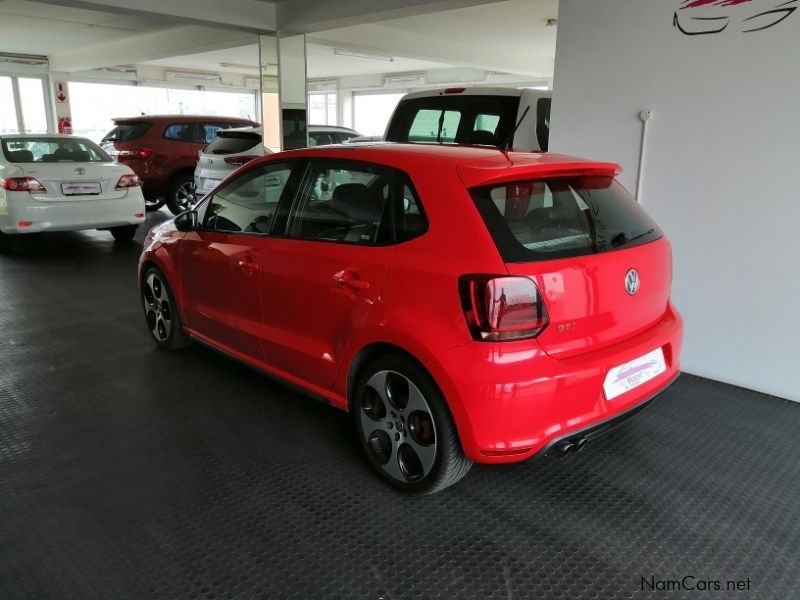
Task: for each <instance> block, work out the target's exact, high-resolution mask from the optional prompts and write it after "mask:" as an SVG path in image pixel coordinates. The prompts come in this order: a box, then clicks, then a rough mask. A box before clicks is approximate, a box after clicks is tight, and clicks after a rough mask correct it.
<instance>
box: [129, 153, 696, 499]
mask: <svg viewBox="0 0 800 600" xmlns="http://www.w3.org/2000/svg"><path fill="white" fill-rule="evenodd" d="M617 170H618V167H617V166H616V165H614V164H607V163H597V162H589V161H585V160H581V159H577V158H571V157H567V156H558V155H554V154H530V153H524V154H523V153H514V152H511V153H503V152H501V151H499V150H497V149H487V148H471V147H459V146H449V147H448V146H436V145H402V144H379V145H368V146H359V145H355V146H350V147H345V146H338V147H336V146H332V147H325V148H313V149H305V150H297V151H293V152H284V153H280V154H273V155H270V156H268V157H264V158H262V159H259V160H256V161H253V162H251V163H249V164H248V165H247V166H246V167H244V168H243V169H241V170H239V171H237V172H236V173H234V174H233V175H232V176H231V177H229V178H228V179H227V180H226V181H225V182H223V183H222V184H221V185H220V186H219V187H217V188H216V189H215V190H214V192H213V193H211V194H210V195H209V196H208V197H207V198H206V199H204V201H203V202H202V203H201V204H200V205H198V206H197V207H196V209H194V210H192V211H190V212H187V213H184V214H183V215H181V216H179V217H177V218H176V219H175V221H174V222H170V223H165V224H163V225H161V226H159V227H156V228H155V229H154V230H152V231H151V232H150V234H149V235H148V237H147V239H146V240H145V244H144V252H143V254H142V256H141V260H140V265H139V282H140V290H141V296H142V303H143V307H144V312H145V315H146V319H147V324H148V327H149V329H150V331H151V332H152V334H153V336H154V338H155V340H156V341H157V343H158V344H159V345H161V346H163V347H165V348H169V349H172V348H178V347H180V346H182V345H184V344H185V343H187V342H188V341H189V339H190V338H194V339H197V340H200V341H202V342H204V343H206V344H208V345H210V346H213V347H214V348H217V349H220V350H222V351H224V352H226V353H227V354H229V355H231V356H233V357H235V358H237V359H240V360H242V361H245V362H247V363H249V364H251V365H255V366H256V367H258V368H260V369H262V370H263V371H266V372H267V373H271V374H274V375H277V376H279V377H281V378H283V379H285V380H287V381H289V382H291V383H293V384H297V385H299V386H301V387H302V388H304V389H306V390H308V391H309V392H311V393H312V394H314V395H316V396H319V397H322V398H324V399H325V400H327V401H328V402H330V403H331V404H333V405H334V406H337V407H339V408H341V409H344V410H349V411H350V412H351V413H352V414H353V416H354V421H355V426H356V430H357V432H358V435H359V436H360V439H361V443H362V445H363V447H364V450H365V452H366V455H367V457H368V459H369V461H370V463H371V464H372V465H373V466H374V468H375V469H376V471H377V472H378V473H379V474H380V475H381V476H382V477H383V478H385V479H386V480H388V481H389V482H391V483H392V484H394V485H396V486H398V487H400V488H402V489H405V490H409V491H417V492H427V493H430V492H434V491H437V490H440V489H443V488H445V487H447V486H448V485H451V484H453V483H455V482H456V481H458V480H459V479H460V478H461V477H463V476H464V475H465V474H466V473H467V471H468V470H469V467H470V465H471V464H472V463H473V462H480V463H503V462H513V461H521V460H524V459H527V458H529V457H532V456H534V455H536V454H539V453H541V452H544V451H546V450H547V449H551V448H552V449H554V450H556V451H558V452H560V453H566V452H570V451H572V450H578V449H580V448H581V447H583V445H584V444H585V443H586V441H587V440H589V439H591V438H592V437H594V436H595V435H598V434H599V433H601V432H602V431H604V430H605V429H607V428H608V427H609V426H611V425H612V424H616V423H617V422H618V421H620V420H621V419H623V418H625V417H627V416H630V415H631V414H632V413H634V412H636V411H637V410H638V409H640V408H642V407H643V406H644V405H645V404H646V403H647V402H648V401H650V400H651V399H652V398H653V397H654V396H656V395H657V394H658V393H659V392H661V391H662V390H664V389H665V388H666V387H667V386H668V385H669V384H670V383H671V382H672V381H673V380H674V379H675V378H676V377H677V375H678V372H679V362H678V359H679V354H680V347H681V339H682V320H681V317H680V316H679V315H678V313H677V311H676V310H675V308H674V307H673V305H672V303H671V301H670V283H671V269H672V265H671V251H670V245H669V242H668V241H667V239H666V238H665V237H664V235H663V234H662V232H661V231H660V230H659V228H658V226H657V225H656V224H655V223H654V222H653V221H652V219H651V218H650V217H649V216H648V215H647V214H646V213H645V211H644V210H642V208H641V207H640V206H639V205H638V204H637V203H636V202H635V201H634V200H633V199H632V198H631V197H630V196H629V195H628V194H627V193H626V192H625V191H624V190H623V188H622V187H621V186H620V185H619V184H618V183H617V182H616V180H615V174H616V172H617Z"/></svg>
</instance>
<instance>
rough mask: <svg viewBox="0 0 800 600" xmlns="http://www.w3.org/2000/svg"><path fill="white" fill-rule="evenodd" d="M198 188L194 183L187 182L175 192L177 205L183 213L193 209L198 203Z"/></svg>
mask: <svg viewBox="0 0 800 600" xmlns="http://www.w3.org/2000/svg"><path fill="white" fill-rule="evenodd" d="M195 192H196V187H195V184H194V182H193V181H186V182H184V183H182V184H181V185H179V186H178V188H177V189H176V190H175V204H176V205H177V207H178V208H179V209H180V211H181V212H183V211H186V210H189V209H191V208H192V207H193V206H194V204H195V202H196V196H195Z"/></svg>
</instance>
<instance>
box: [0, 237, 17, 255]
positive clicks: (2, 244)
mask: <svg viewBox="0 0 800 600" xmlns="http://www.w3.org/2000/svg"><path fill="white" fill-rule="evenodd" d="M13 237H14V236H11V235H8V234H5V233H3V232H2V231H0V254H6V253H8V252H11V250H12V249H13V246H14V239H13Z"/></svg>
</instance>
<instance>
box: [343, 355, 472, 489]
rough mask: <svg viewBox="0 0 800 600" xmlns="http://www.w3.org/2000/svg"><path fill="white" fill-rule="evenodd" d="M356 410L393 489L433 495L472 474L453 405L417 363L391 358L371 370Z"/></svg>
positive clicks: (363, 376) (364, 374) (371, 455)
mask: <svg viewBox="0 0 800 600" xmlns="http://www.w3.org/2000/svg"><path fill="white" fill-rule="evenodd" d="M350 408H351V412H352V415H353V418H354V420H355V426H356V431H357V433H358V437H359V440H360V442H361V446H362V448H363V449H364V452H365V454H366V455H367V460H368V461H369V462H370V464H371V465H372V466H373V468H374V469H375V470H376V471H377V472H378V474H379V475H380V476H381V477H382V478H383V479H384V480H386V481H387V482H389V483H390V484H392V485H393V486H395V487H397V488H399V489H401V490H403V491H406V492H411V493H417V494H433V493H436V492H439V491H441V490H443V489H445V488H447V487H449V486H451V485H453V484H455V483H457V482H458V481H459V480H461V479H462V478H463V477H464V476H465V475H466V474H467V473H468V472H469V470H470V467H471V466H472V462H471V461H470V460H469V459H468V458H467V457H466V456H465V455H464V451H463V450H462V448H461V442H460V441H459V438H458V431H457V430H456V427H455V423H454V422H453V417H452V415H451V414H450V410H449V408H448V407H447V402H446V401H445V398H444V396H443V395H442V393H441V391H440V390H439V387H438V386H437V385H436V382H435V381H434V380H433V378H432V377H431V376H430V375H429V374H428V372H427V371H425V369H424V368H422V366H421V365H420V364H419V363H417V362H416V361H415V360H413V359H412V358H410V357H408V356H405V355H403V354H387V355H383V356H380V357H378V358H377V359H375V360H373V361H371V362H370V363H369V364H368V365H366V366H365V368H364V369H362V370H361V372H360V373H359V375H358V378H357V380H356V384H355V387H354V393H353V398H352V401H351V406H350Z"/></svg>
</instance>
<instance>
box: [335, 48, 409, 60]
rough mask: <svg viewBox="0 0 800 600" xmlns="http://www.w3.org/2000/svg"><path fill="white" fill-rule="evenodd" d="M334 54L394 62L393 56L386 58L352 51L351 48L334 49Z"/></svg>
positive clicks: (380, 55)
mask: <svg viewBox="0 0 800 600" xmlns="http://www.w3.org/2000/svg"><path fill="white" fill-rule="evenodd" d="M333 53H334V54H336V55H338V56H352V57H355V58H368V59H370V60H383V61H385V62H394V57H393V56H386V55H385V54H375V53H373V52H365V51H363V50H351V49H350V48H334V49H333Z"/></svg>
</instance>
